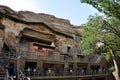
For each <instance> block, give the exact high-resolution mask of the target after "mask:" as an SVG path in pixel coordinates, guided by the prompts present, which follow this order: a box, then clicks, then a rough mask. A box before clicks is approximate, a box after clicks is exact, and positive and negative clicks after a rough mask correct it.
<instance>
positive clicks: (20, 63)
mask: <svg viewBox="0 0 120 80" xmlns="http://www.w3.org/2000/svg"><path fill="white" fill-rule="evenodd" d="M24 68H25V58H24V57H21V56H19V57H18V58H17V71H20V70H22V71H24Z"/></svg>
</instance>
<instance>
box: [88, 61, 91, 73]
mask: <svg viewBox="0 0 120 80" xmlns="http://www.w3.org/2000/svg"><path fill="white" fill-rule="evenodd" d="M87 72H88V73H91V64H90V63H88V65H87Z"/></svg>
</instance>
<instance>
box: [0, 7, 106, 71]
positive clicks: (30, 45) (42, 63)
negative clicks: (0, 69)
mask: <svg viewBox="0 0 120 80" xmlns="http://www.w3.org/2000/svg"><path fill="white" fill-rule="evenodd" d="M0 16H1V17H0V18H1V20H0V24H1V25H0V34H1V35H0V50H1V53H0V54H1V55H5V56H6V58H7V59H6V60H7V61H6V62H7V63H8V62H10V63H12V64H13V66H14V68H16V69H17V70H18V71H19V70H22V71H24V70H27V69H28V67H30V68H31V69H32V70H33V69H34V68H36V69H38V70H39V69H40V70H46V69H49V68H50V69H51V70H55V69H59V70H63V69H64V70H68V69H73V70H83V69H84V70H86V71H88V72H90V69H91V66H92V65H91V64H90V63H93V62H91V61H90V60H89V59H88V57H87V56H85V55H83V54H81V51H80V47H79V41H80V39H81V37H82V33H81V29H80V27H78V26H74V25H72V24H70V22H69V21H68V20H65V19H60V18H56V17H54V16H52V15H48V14H41V13H40V14H36V13H33V12H28V11H27V12H23V11H20V12H15V11H13V10H11V9H10V8H8V7H5V6H0ZM95 60H97V58H96V59H95ZM100 60H102V58H101V59H100ZM102 63H103V64H101V63H99V61H98V62H97V63H94V65H93V66H97V68H96V70H97V71H98V69H99V68H102V67H106V64H104V63H105V62H102Z"/></svg>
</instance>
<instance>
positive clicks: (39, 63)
mask: <svg viewBox="0 0 120 80" xmlns="http://www.w3.org/2000/svg"><path fill="white" fill-rule="evenodd" d="M36 68H37V70H39V71H42V70H43V61H41V60H38V61H37V67H36Z"/></svg>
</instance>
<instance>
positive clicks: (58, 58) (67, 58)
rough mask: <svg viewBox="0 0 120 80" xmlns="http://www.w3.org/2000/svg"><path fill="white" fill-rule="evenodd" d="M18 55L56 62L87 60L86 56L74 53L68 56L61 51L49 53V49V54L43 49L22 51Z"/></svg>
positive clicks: (81, 61)
mask: <svg viewBox="0 0 120 80" xmlns="http://www.w3.org/2000/svg"><path fill="white" fill-rule="evenodd" d="M50 53H51V52H50ZM58 54H59V55H58ZM18 56H22V57H26V58H29V59H41V60H46V61H55V62H77V63H85V62H87V61H86V59H85V58H80V57H74V56H73V55H69V54H68V55H67V56H66V55H60V53H58V52H55V51H54V52H53V53H51V54H49V51H48V54H46V52H44V51H41V52H39V53H37V52H36V53H35V52H28V51H20V53H19V54H18Z"/></svg>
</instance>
